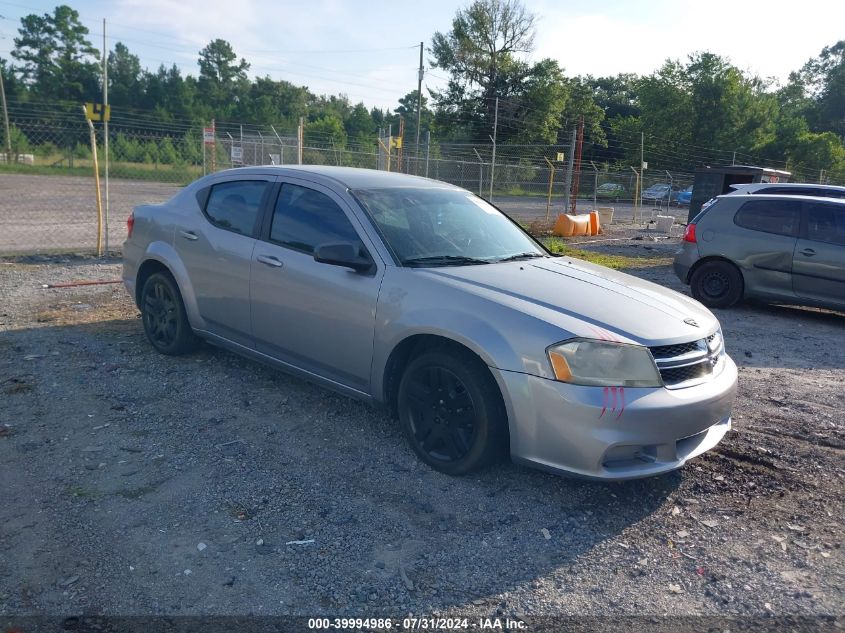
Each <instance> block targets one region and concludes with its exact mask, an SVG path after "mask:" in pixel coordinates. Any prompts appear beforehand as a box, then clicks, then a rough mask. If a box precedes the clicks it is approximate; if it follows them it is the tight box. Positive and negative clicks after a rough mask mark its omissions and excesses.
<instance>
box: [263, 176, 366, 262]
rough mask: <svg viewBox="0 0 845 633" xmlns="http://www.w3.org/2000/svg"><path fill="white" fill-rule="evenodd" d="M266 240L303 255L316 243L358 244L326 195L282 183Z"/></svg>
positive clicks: (356, 234)
mask: <svg viewBox="0 0 845 633" xmlns="http://www.w3.org/2000/svg"><path fill="white" fill-rule="evenodd" d="M270 241H271V242H275V243H276V244H280V245H281V246H287V247H288V248H293V249H296V250H298V251H302V252H305V253H309V254H310V253H313V252H314V248H315V247H317V246H318V245H319V244H325V243H327V242H352V243H353V244H361V240H360V239H359V238H358V233H357V232H356V231H355V228H354V227H353V226H352V223H351V222H350V221H349V218H347V217H346V214H345V213H344V212H343V210H342V209H341V208H340V207H339V206H337V204H336V203H335V202H334V200H332V199H331V198H329V197H328V196H327V195H325V194H323V193H320V192H319V191H315V190H314V189H308V188H307V187H300V186H299V185H292V184H289V183H285V184H284V185H282V190H281V192H280V193H279V198H278V200H277V201H276V208H275V210H274V211H273V223H272V225H271V227H270Z"/></svg>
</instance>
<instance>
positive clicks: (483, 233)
mask: <svg viewBox="0 0 845 633" xmlns="http://www.w3.org/2000/svg"><path fill="white" fill-rule="evenodd" d="M353 193H354V194H355V197H356V198H357V199H358V201H359V202H360V203H361V205H362V206H363V207H364V208H365V209H366V211H367V212H368V213H369V214H370V217H371V218H372V219H373V221H374V222H375V224H376V226H377V227H378V229H379V231H380V232H381V235H382V237H383V238H384V240H385V242H387V244H388V246H389V247H390V248H391V249H393V252H394V253H396V255H397V257H398V258H399V260H400V261H401V262H402V263H403V264H407V265H423V264H424V265H426V266H454V265H469V264H486V263H493V262H498V261H503V260H506V259H521V258H523V257H524V258H526V259H527V258H530V257H544V256H545V255H546V253H545V252H543V250H542V249H541V248H540V247H538V246H537V244H536V243H535V242H534V241H533V240H532V239H531V238H530V237H528V236H527V235H526V234H525V233H523V232H522V231H520V230H519V228H517V227H516V226H514V224H513V223H512V222H511V221H510V220H509V219H508V218H507V217H505V216H504V215H503V214H502V213H500V212H499V211H498V210H497V209H496V208H495V207H493V206H492V205H490V204H488V203H487V202H485V201H484V200H482V199H481V198H479V197H478V196H475V195H473V194H471V193H469V192H467V191H459V190H455V189H415V188H399V187H394V188H389V189H359V190H357V191H354V192H353Z"/></svg>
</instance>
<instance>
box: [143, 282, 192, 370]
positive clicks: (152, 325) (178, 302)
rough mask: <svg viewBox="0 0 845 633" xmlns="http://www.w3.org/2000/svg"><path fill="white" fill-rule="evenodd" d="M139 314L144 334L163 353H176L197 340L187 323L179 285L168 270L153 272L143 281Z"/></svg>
mask: <svg viewBox="0 0 845 633" xmlns="http://www.w3.org/2000/svg"><path fill="white" fill-rule="evenodd" d="M141 317H142V320H143V323H144V332H145V333H146V335H147V338H148V339H149V341H150V343H152V344H153V347H155V348H156V350H158V351H159V352H161V353H162V354H168V355H172V356H178V355H180V354H185V353H187V352H190V351H192V350H193V349H195V348H196V347H197V345H198V344H199V339H198V338H197V337H196V335H194V333H193V331H192V330H191V325H190V323H188V318H187V315H186V314H185V306H184V304H183V303H182V296H181V294H180V293H179V288H178V287H177V286H176V282H175V281H174V280H173V277H171V276H170V275H169V274H167V273H154V274H152V275H150V276H149V278H147V280H146V282H145V283H144V288H143V290H142V291H141Z"/></svg>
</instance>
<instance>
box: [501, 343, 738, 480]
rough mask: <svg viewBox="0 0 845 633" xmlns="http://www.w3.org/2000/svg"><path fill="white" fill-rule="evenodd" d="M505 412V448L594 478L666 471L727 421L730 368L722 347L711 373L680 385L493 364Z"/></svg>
mask: <svg viewBox="0 0 845 633" xmlns="http://www.w3.org/2000/svg"><path fill="white" fill-rule="evenodd" d="M493 371H494V373H495V374H496V377H497V380H498V381H499V383H500V385H502V386H503V393H504V395H505V401H506V404H507V407H508V414H509V419H510V436H511V438H510V439H511V456H512V457H513V459H514V461H519V462H525V463H527V464H529V465H531V466H535V467H539V468H543V469H546V470H552V471H556V472H562V473H566V474H570V475H576V476H581V477H589V478H595V479H611V480H621V479H635V478H638V477H648V476H651V475H657V474H660V473H664V472H668V471H670V470H674V469H676V468H680V467H681V466H683V465H684V464H685V463H686V462H687V461H688V460H689V459H691V458H693V457H695V456H697V455H700V454H701V453H703V452H705V451H707V450H710V449H711V448H713V447H714V446H716V444H718V443H719V441H720V440H721V439H722V437H724V435H725V433H727V432H728V430H730V428H731V417H730V416H731V408H732V406H733V402H734V398H735V396H736V382H737V370H736V365H735V364H734V362H733V361H732V360H731V359H730V357H728V356H727V355H726V356H724V357H723V360H722V361H721V362H720V368H717V371H718V374H717V375H715V376H714V377H713V379H712V380H710V381H708V382H706V383H703V384H700V385H697V386H695V387H688V388H686V389H665V388H655V389H645V388H616V389H613V388H608V389H605V388H603V387H581V386H577V385H569V384H565V383H561V382H557V381H554V380H548V379H546V378H539V377H537V376H532V375H529V374H523V373H517V372H510V371H503V370H498V369H494V370H493Z"/></svg>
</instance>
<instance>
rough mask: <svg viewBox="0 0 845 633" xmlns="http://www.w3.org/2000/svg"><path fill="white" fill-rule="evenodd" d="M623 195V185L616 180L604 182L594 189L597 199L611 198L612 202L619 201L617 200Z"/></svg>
mask: <svg viewBox="0 0 845 633" xmlns="http://www.w3.org/2000/svg"><path fill="white" fill-rule="evenodd" d="M624 197H625V187H623V186H622V185H620V184H619V183H618V182H606V183H604V184H602V185H599V188H598V189H596V198H597V199H598V200H613V201H614V202H619V200H621V199H622V198H624Z"/></svg>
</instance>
